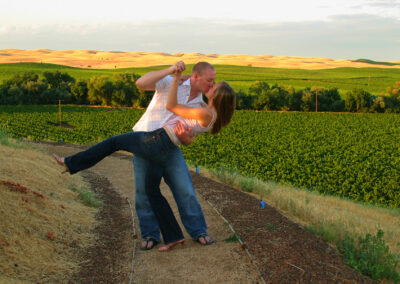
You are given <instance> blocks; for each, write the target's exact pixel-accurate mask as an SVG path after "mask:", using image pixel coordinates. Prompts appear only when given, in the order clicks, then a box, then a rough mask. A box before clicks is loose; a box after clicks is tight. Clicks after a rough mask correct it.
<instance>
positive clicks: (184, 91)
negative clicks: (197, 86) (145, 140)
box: [132, 75, 203, 131]
mask: <svg viewBox="0 0 400 284" xmlns="http://www.w3.org/2000/svg"><path fill="white" fill-rule="evenodd" d="M172 79H173V77H172V76H170V75H168V76H165V77H164V78H162V79H161V80H160V81H158V82H157V83H156V91H155V93H154V95H153V98H152V99H151V101H150V104H149V106H148V107H147V110H146V112H145V113H144V114H143V115H142V117H141V118H140V119H139V120H138V122H137V123H136V124H135V126H134V127H133V128H132V129H133V131H153V130H156V129H158V128H161V127H162V126H163V125H164V124H165V123H166V122H167V121H168V120H170V119H173V118H174V117H175V116H176V115H174V113H172V112H170V111H169V110H167V109H166V104H167V98H168V91H169V88H170V86H171V82H172ZM189 96H190V79H188V80H186V81H185V82H183V84H182V85H180V86H178V104H182V105H187V106H189V107H201V104H202V102H203V97H202V95H201V93H199V95H198V96H197V97H195V98H194V99H193V100H191V101H190V102H189V103H188V99H189Z"/></svg>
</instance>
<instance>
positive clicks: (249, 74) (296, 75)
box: [0, 63, 400, 96]
mask: <svg viewBox="0 0 400 284" xmlns="http://www.w3.org/2000/svg"><path fill="white" fill-rule="evenodd" d="M192 66H193V65H191V64H188V66H187V67H188V68H187V69H188V70H191V68H192ZM163 67H165V66H153V67H135V68H123V69H81V68H75V67H68V66H63V65H55V64H41V63H9V64H0V82H2V81H4V80H7V79H10V78H11V77H12V76H14V75H16V74H21V73H24V72H34V73H37V74H39V75H40V76H41V75H42V74H43V72H45V71H60V72H62V73H68V74H69V75H71V76H72V77H74V78H75V79H80V78H81V79H89V78H91V77H94V76H101V75H106V76H110V77H112V76H113V75H114V74H118V73H136V74H139V75H143V74H145V73H147V72H149V71H151V70H157V69H161V68H163ZM215 69H216V71H217V78H216V81H221V80H224V81H227V82H228V83H229V84H231V85H232V87H233V88H234V89H235V91H244V92H247V91H248V89H249V87H250V86H251V85H252V84H253V83H254V81H257V80H259V81H266V82H267V83H268V84H270V85H273V84H278V85H284V86H293V87H294V88H295V89H296V90H299V89H305V88H307V87H313V86H320V87H325V88H331V87H334V88H337V89H338V90H339V92H340V94H341V95H342V96H343V95H344V94H345V92H347V91H349V90H352V89H354V88H360V89H363V90H365V91H367V92H369V93H371V94H373V95H381V94H382V93H385V92H386V88H387V87H388V86H393V85H394V84H395V82H396V81H399V80H400V68H354V67H342V68H334V69H321V70H304V69H283V68H267V67H250V66H233V65H215ZM187 73H189V71H187Z"/></svg>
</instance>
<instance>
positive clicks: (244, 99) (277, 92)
mask: <svg viewBox="0 0 400 284" xmlns="http://www.w3.org/2000/svg"><path fill="white" fill-rule="evenodd" d="M236 108H237V109H254V110H277V111H307V112H310V111H333V112H343V111H347V112H395V113H400V82H396V83H395V85H394V86H393V87H388V88H387V90H386V94H382V95H380V96H374V95H372V94H370V93H369V92H367V91H365V90H362V89H353V90H351V91H347V92H346V94H345V96H344V99H342V97H341V96H340V94H339V92H338V89H337V88H324V87H318V86H315V87H310V88H305V89H302V90H298V91H296V90H295V89H294V88H293V87H291V86H278V85H277V84H274V85H272V86H270V85H269V84H268V83H267V82H263V81H256V82H254V83H253V84H252V85H251V86H250V88H249V92H248V93H244V92H242V91H239V92H238V93H237V105H236Z"/></svg>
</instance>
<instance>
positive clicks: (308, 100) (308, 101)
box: [301, 89, 315, 111]
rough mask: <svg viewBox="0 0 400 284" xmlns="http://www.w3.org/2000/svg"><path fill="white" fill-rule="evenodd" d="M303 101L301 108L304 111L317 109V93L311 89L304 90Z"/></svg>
mask: <svg viewBox="0 0 400 284" xmlns="http://www.w3.org/2000/svg"><path fill="white" fill-rule="evenodd" d="M301 101H302V104H301V109H302V110H303V111H312V110H315V94H314V93H313V92H312V91H311V90H310V89H305V90H303V92H302V96H301Z"/></svg>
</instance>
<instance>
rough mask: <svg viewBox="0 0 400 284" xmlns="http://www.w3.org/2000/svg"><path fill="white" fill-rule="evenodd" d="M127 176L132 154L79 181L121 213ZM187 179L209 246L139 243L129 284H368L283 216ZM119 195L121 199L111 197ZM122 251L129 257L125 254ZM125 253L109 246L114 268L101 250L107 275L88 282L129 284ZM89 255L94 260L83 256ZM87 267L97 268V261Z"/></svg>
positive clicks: (54, 148) (64, 148)
mask: <svg viewBox="0 0 400 284" xmlns="http://www.w3.org/2000/svg"><path fill="white" fill-rule="evenodd" d="M43 147H44V148H45V149H46V150H47V151H48V152H49V153H57V154H59V155H63V156H65V155H69V154H72V153H76V152H77V151H78V150H79V148H77V147H76V146H71V145H59V144H43ZM132 173H133V166H132V160H131V156H128V155H124V154H114V155H112V156H110V157H108V158H106V159H105V160H103V161H102V162H101V163H99V164H98V165H96V166H95V167H93V168H91V169H90V171H86V173H85V175H86V176H85V175H84V176H85V178H86V179H88V180H89V181H90V182H91V183H92V185H93V184H94V185H96V184H97V186H95V188H100V189H101V188H102V187H105V191H104V190H103V192H107V190H108V191H114V192H115V193H116V196H114V197H112V195H108V194H104V193H103V195H102V196H103V198H104V199H105V200H106V201H105V205H106V204H114V206H115V203H116V202H117V201H116V200H120V201H119V203H120V205H116V207H117V209H115V210H114V211H120V210H118V208H120V209H122V210H124V209H125V208H128V206H127V204H126V203H125V204H123V203H124V202H123V201H121V200H123V199H124V197H127V198H129V200H130V201H131V203H132V204H134V195H133V192H134V191H133V174H132ZM192 178H193V184H194V187H195V189H196V191H197V193H198V198H199V201H200V204H201V206H202V208H203V211H204V214H205V217H206V220H207V224H208V226H209V233H210V235H212V236H213V237H214V239H215V240H216V243H215V244H214V245H212V246H207V247H202V246H200V245H199V244H198V243H196V242H193V241H192V240H191V239H190V237H189V235H187V234H185V238H186V242H185V245H184V246H183V247H179V248H176V249H174V250H172V251H170V252H168V253H160V252H158V251H157V250H151V251H141V250H139V247H138V245H139V241H140V238H139V239H138V242H137V247H136V249H135V253H134V267H133V268H134V272H133V281H132V283H262V282H266V283H373V281H371V280H370V279H368V278H366V277H364V276H362V275H360V274H359V273H357V272H355V271H354V270H352V269H350V268H349V267H347V266H346V265H345V264H344V263H343V260H342V258H341V256H340V255H339V254H338V253H337V252H336V251H335V249H334V248H332V247H331V246H329V245H328V244H327V243H326V242H324V241H323V240H321V239H320V238H318V237H316V236H315V235H313V234H312V233H310V232H309V231H306V230H304V229H303V228H302V227H300V226H299V225H297V224H295V223H294V222H292V221H290V220H289V219H287V218H286V217H284V216H283V215H282V214H280V213H279V212H278V211H277V210H276V209H274V208H272V207H270V206H268V205H267V206H266V208H265V209H261V208H260V206H259V201H258V200H257V199H255V198H254V197H252V196H250V195H247V194H245V193H243V192H240V191H238V190H235V189H233V188H231V187H229V186H226V185H224V184H220V183H217V182H215V181H213V180H210V179H208V178H205V177H203V176H201V175H197V174H195V173H192ZM95 190H96V189H95ZM161 190H162V192H163V194H164V195H165V197H166V198H167V199H168V201H169V203H170V204H171V207H173V210H174V212H175V214H176V216H178V213H177V209H176V204H175V202H174V201H173V198H172V195H171V193H170V191H169V189H168V188H167V186H166V185H165V184H163V185H162V189H161ZM100 191H101V190H100ZM118 194H119V195H120V196H121V197H122V198H121V199H118V198H119V197H118ZM100 195H101V192H100ZM107 196H108V197H109V200H108V201H107ZM110 196H111V197H110ZM107 202H108V203H107ZM111 206H112V205H110V207H111ZM103 207H106V206H103ZM111 211H112V210H111ZM126 211H127V209H126ZM122 215H123V214H122ZM102 216H103V217H104V216H105V215H102ZM117 216H119V217H116V219H115V220H121V219H123V217H121V216H120V215H118V214H117ZM221 216H223V217H221ZM125 218H126V214H125ZM135 218H136V217H135ZM111 219H112V218H111ZM111 219H110V220H111ZM126 219H128V218H126ZM110 222H111V223H115V222H117V221H112V220H111V221H110ZM120 223H121V222H120ZM122 223H123V222H122ZM122 223H121V226H122V227H123V226H124V225H123V224H122ZM125 224H126V222H125ZM137 224H138V223H137V219H136V220H135V227H136V228H135V230H136V234H137V235H139V236H140V234H139V228H138V225H137ZM125 226H126V225H125ZM181 226H182V225H181ZM182 227H183V226H182ZM230 228H233V229H234V230H235V232H236V234H237V235H238V236H239V237H240V239H241V241H240V242H239V241H233V242H227V240H228V239H231V240H232V237H233V236H234V234H233V232H232V230H231V229H230ZM113 230H114V231H115V230H116V229H112V230H108V232H105V231H102V230H100V231H99V237H101V238H103V237H102V236H103V235H104V236H106V237H105V239H106V240H105V241H104V242H107V240H108V238H111V243H112V240H114V241H116V239H115V234H114V233H113ZM125 231H127V230H125ZM107 234H108V235H107ZM127 234H128V235H127ZM129 236H132V232H131V233H130V235H129V233H125V235H124V234H122V235H121V237H120V238H124V239H129ZM132 239H134V237H133V238H132ZM124 247H125V248H127V250H128V251H127V250H124ZM131 247H133V245H132V242H128V243H127V242H125V243H124V242H122V243H121V244H120V245H119V246H112V245H111V248H109V249H113V250H115V252H117V255H118V262H117V264H118V265H115V262H116V260H115V259H113V256H112V255H115V254H116V253H115V252H114V254H109V252H107V250H105V251H103V255H99V256H97V258H98V259H105V258H110V259H105V261H103V262H104V263H103V266H104V268H102V270H103V269H105V270H108V271H110V272H109V273H108V274H106V275H105V273H104V272H102V273H101V272H99V270H97V271H98V272H95V271H94V270H95V269H94V270H92V272H93V275H91V274H90V275H91V279H98V280H100V282H101V279H103V280H104V279H105V278H107V277H113V278H112V279H111V278H110V280H114V282H118V283H120V282H125V283H129V276H128V275H127V274H128V272H129V271H130V267H129V266H130V264H131V259H132V253H131V252H132V248H131ZM95 251H96V252H97V251H98V249H96V250H95ZM248 253H249V254H250V255H251V259H252V260H251V259H250V257H249V254H248ZM110 255H111V256H110ZM88 256H89V257H90V256H91V257H95V258H96V256H94V255H93V254H91V253H90V252H89V254H88ZM93 263H95V264H94V265H95V266H96V265H97V266H99V263H98V262H97V264H96V261H94V262H93ZM100 264H101V263H100ZM88 269H89V267H87V269H86V270H83V274H82V275H81V276H79V277H81V278H80V279H86V280H87V279H88V278H87V275H88ZM113 273H114V274H113ZM123 274H124V275H126V276H124V275H123ZM85 275H86V278H82V277H85ZM79 277H78V278H79ZM96 277H97V278H96ZM121 277H122V278H121ZM118 279H120V280H118ZM121 279H123V280H121ZM111 282H113V281H111Z"/></svg>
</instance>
